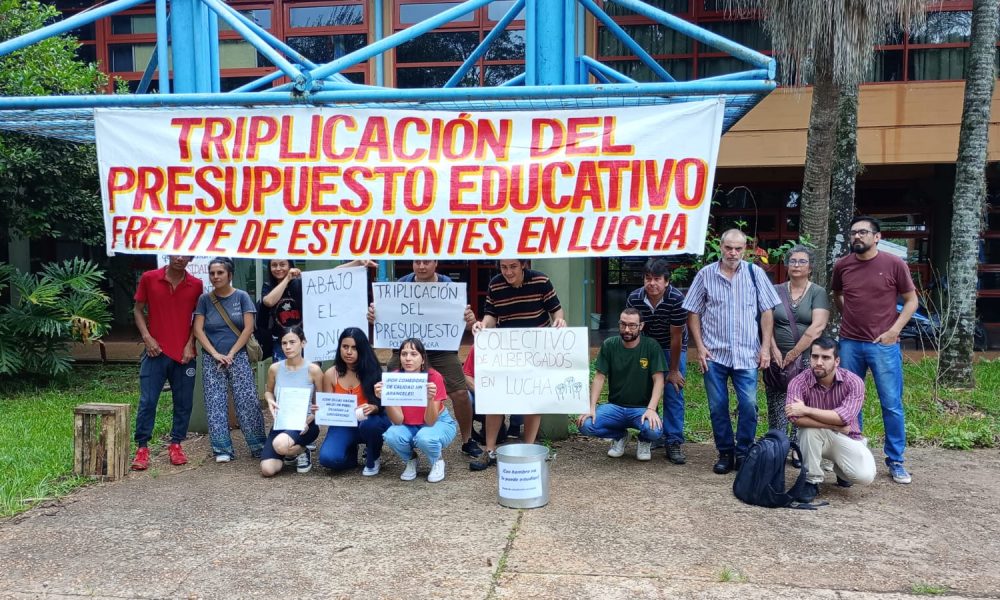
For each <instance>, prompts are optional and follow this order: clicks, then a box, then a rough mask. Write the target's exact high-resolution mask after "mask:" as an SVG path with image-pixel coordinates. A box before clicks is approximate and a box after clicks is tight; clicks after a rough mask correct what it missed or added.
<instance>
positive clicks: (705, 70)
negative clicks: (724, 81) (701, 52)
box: [698, 56, 753, 77]
mask: <svg viewBox="0 0 1000 600" xmlns="http://www.w3.org/2000/svg"><path fill="white" fill-rule="evenodd" d="M752 68H753V67H751V66H750V65H748V64H747V63H745V62H743V61H742V60H740V59H738V58H733V57H731V56H724V57H717V58H708V57H706V58H699V59H698V77H715V76H716V75H728V74H729V73H739V72H740V71H747V70H749V69H752Z"/></svg>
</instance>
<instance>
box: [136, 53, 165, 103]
mask: <svg viewBox="0 0 1000 600" xmlns="http://www.w3.org/2000/svg"><path fill="white" fill-rule="evenodd" d="M153 50H154V52H153V53H152V54H151V55H150V56H149V62H148V63H146V70H145V71H143V72H142V78H141V79H140V80H139V87H137V88H136V90H135V93H136V94H145V93H146V92H147V91H148V90H149V82H150V81H152V80H153V71H156V63H157V61H158V60H159V56H160V53H159V49H158V48H153Z"/></svg>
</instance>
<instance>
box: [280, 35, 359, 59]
mask: <svg viewBox="0 0 1000 600" xmlns="http://www.w3.org/2000/svg"><path fill="white" fill-rule="evenodd" d="M286 43H287V44H288V45H289V46H291V47H292V48H294V49H295V50H297V51H298V52H299V53H300V54H302V55H303V56H305V57H306V58H308V59H309V60H311V61H313V62H317V63H322V62H329V61H331V60H334V59H336V58H340V57H341V56H344V55H345V54H349V53H351V52H354V51H355V50H358V49H360V48H363V47H364V46H365V44H367V43H368V36H367V35H365V34H363V33H347V34H341V35H309V36H301V37H290V38H288V39H287V40H286Z"/></svg>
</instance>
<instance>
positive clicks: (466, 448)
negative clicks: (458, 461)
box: [462, 439, 483, 458]
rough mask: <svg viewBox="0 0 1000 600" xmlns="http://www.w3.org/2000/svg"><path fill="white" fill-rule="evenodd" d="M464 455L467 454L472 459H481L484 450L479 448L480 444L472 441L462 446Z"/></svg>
mask: <svg viewBox="0 0 1000 600" xmlns="http://www.w3.org/2000/svg"><path fill="white" fill-rule="evenodd" d="M462 454H466V455H468V456H471V457H472V458H479V457H480V456H482V455H483V449H482V448H480V447H479V444H477V443H476V441H475V440H471V439H470V440H469V441H467V442H465V443H464V444H462Z"/></svg>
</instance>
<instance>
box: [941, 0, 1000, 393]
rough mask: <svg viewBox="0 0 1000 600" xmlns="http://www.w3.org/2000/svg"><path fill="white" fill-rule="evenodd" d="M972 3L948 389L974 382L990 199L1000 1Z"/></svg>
mask: <svg viewBox="0 0 1000 600" xmlns="http://www.w3.org/2000/svg"><path fill="white" fill-rule="evenodd" d="M972 7H973V8H972V42H971V47H970V48H969V55H968V56H969V61H968V63H967V64H968V66H967V71H966V78H965V102H964V104H963V106H962V128H961V132H960V134H959V142H958V162H957V163H956V164H955V194H954V197H953V200H952V223H951V254H950V256H949V258H948V271H947V273H948V299H947V301H946V304H945V307H944V309H945V310H944V315H943V324H944V329H943V331H942V333H941V337H940V340H941V345H940V352H939V354H938V383H940V384H941V385H942V386H944V387H946V388H956V387H961V388H972V387H973V386H974V385H975V380H974V378H973V372H972V350H973V346H972V345H973V334H974V330H975V326H976V278H977V275H978V273H977V268H976V267H977V265H978V261H977V256H978V247H979V238H980V235H981V233H982V229H983V209H984V207H985V201H986V151H987V144H988V140H989V123H990V104H991V103H992V100H993V86H994V83H995V79H994V78H995V74H994V60H995V53H996V45H995V44H996V39H997V11H998V8H1000V0H975V2H974V3H973V5H972Z"/></svg>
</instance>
